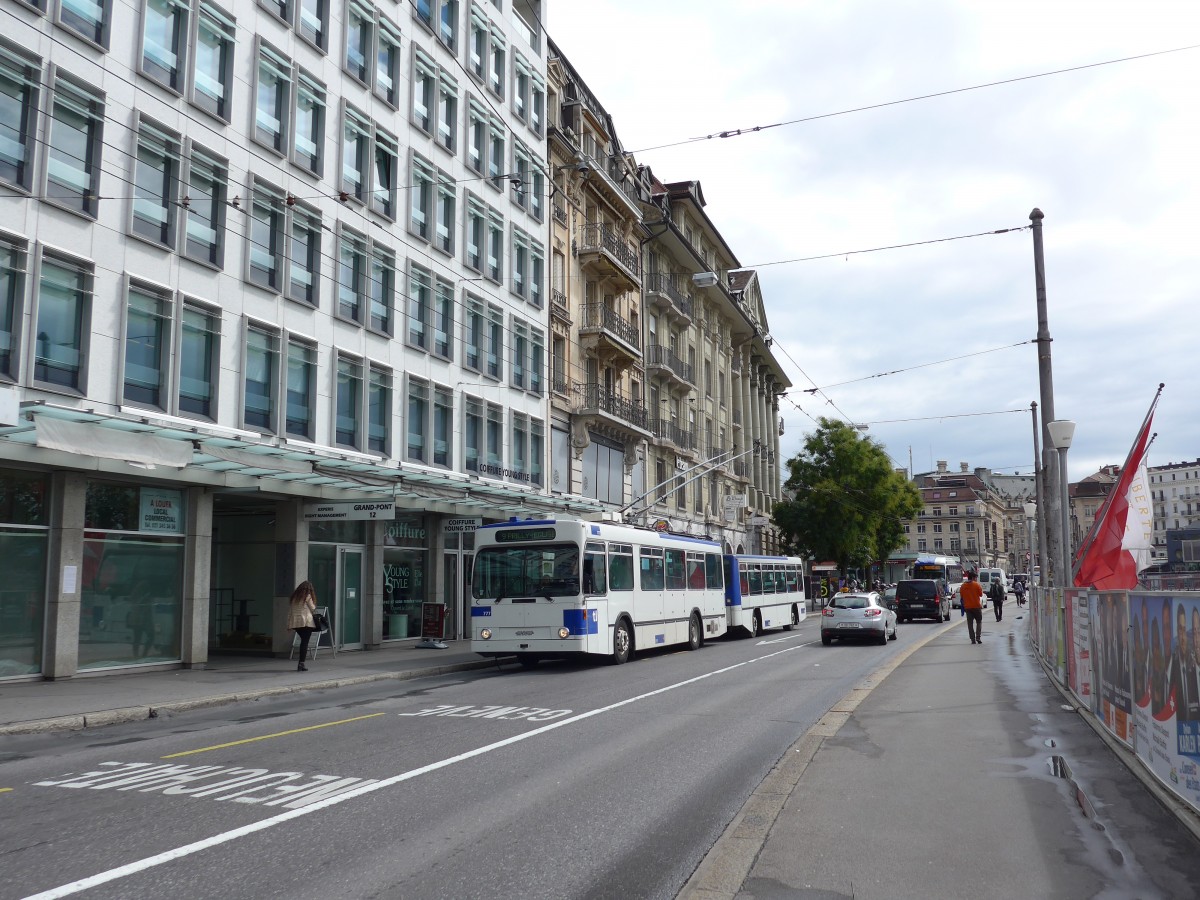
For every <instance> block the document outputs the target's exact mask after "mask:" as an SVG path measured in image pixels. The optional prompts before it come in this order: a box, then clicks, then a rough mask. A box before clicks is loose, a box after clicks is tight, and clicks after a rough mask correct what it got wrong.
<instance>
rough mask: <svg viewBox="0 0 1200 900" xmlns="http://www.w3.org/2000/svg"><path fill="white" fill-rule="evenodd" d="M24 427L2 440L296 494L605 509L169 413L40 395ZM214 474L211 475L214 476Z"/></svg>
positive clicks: (7, 430) (532, 510)
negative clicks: (62, 402) (90, 405)
mask: <svg viewBox="0 0 1200 900" xmlns="http://www.w3.org/2000/svg"><path fill="white" fill-rule="evenodd" d="M21 417H22V419H24V420H25V421H23V422H22V423H21V424H19V425H14V426H8V427H4V428H0V441H7V442H10V443H14V444H23V445H26V446H29V447H40V448H45V449H49V450H59V451H63V452H67V453H73V454H76V455H79V456H84V457H89V458H102V459H113V460H119V461H123V462H125V463H127V464H128V465H130V466H131V467H134V468H136V469H140V470H159V469H162V470H173V471H175V472H179V473H180V474H181V475H182V476H183V477H185V478H186V477H187V473H188V472H198V471H205V472H208V473H215V474H217V475H218V476H222V475H223V476H227V477H229V476H235V477H236V478H235V480H236V481H240V480H241V479H242V478H250V479H253V480H255V481H257V488H258V489H259V490H262V491H265V492H270V491H272V490H275V491H279V492H281V493H285V494H287V495H289V496H296V495H297V494H300V495H303V493H304V488H305V487H309V486H311V487H312V488H314V496H318V497H323V498H326V499H328V498H329V492H330V491H340V492H344V493H345V494H347V495H349V496H347V497H346V498H345V499H353V498H354V496H360V497H363V498H364V499H375V500H378V499H380V498H383V497H389V498H395V499H396V500H397V501H403V500H406V499H407V500H418V501H421V502H422V503H430V502H435V503H438V504H444V505H445V507H446V508H447V510H448V511H451V512H452V514H460V515H470V514H473V513H478V512H480V511H481V510H483V509H487V510H489V511H491V512H495V513H503V514H506V515H516V516H531V515H532V516H542V515H546V514H547V513H553V512H559V513H571V514H575V515H581V516H588V515H596V514H598V513H600V512H602V511H603V510H604V507H603V506H602V505H601V504H600V503H599V502H597V501H595V500H589V499H587V498H583V497H562V496H555V495H550V494H544V493H539V492H537V491H535V490H531V489H524V488H519V487H512V486H509V485H505V484H501V483H493V482H491V481H488V480H487V479H483V478H480V477H479V476H476V475H468V474H464V473H461V472H451V471H448V470H440V469H434V468H430V467H426V466H418V465H413V464H411V463H403V462H398V461H390V460H384V459H381V458H379V457H373V456H368V455H366V454H363V453H356V452H354V451H348V450H340V449H336V448H329V447H320V446H317V445H314V444H309V443H307V442H302V443H298V442H295V441H288V440H286V439H281V438H275V437H264V436H262V435H258V434H256V433H254V432H249V431H238V430H235V429H231V428H224V427H221V426H217V425H208V424H205V423H202V422H191V421H189V420H186V419H177V418H175V417H172V416H161V417H160V416H156V415H152V414H147V415H143V416H130V415H127V414H124V413H122V414H112V413H100V412H95V411H94V410H87V409H75V408H71V407H64V406H57V405H54V404H49V403H42V402H27V403H23V404H21ZM207 480H208V479H206V481H207Z"/></svg>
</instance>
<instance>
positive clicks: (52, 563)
mask: <svg viewBox="0 0 1200 900" xmlns="http://www.w3.org/2000/svg"><path fill="white" fill-rule="evenodd" d="M50 498H51V499H50V536H49V547H48V548H47V558H48V559H49V572H48V573H47V576H46V634H45V636H44V638H43V641H44V644H43V646H44V647H45V648H46V650H45V657H44V658H43V660H42V675H43V676H44V677H45V678H46V680H47V681H57V680H59V679H62V678H70V677H71V676H73V675H74V674H75V673H76V672H77V671H78V669H79V616H80V597H81V593H82V590H83V516H84V508H85V504H86V500H87V477H86V476H85V475H84V474H83V473H82V472H55V473H54V474H53V475H51V476H50ZM67 588H71V590H70V592H69V593H68V592H67V590H66V589H67Z"/></svg>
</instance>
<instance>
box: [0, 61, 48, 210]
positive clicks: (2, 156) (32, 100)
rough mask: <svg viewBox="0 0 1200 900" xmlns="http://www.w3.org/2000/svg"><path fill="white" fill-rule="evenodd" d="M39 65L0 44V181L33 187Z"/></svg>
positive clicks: (17, 185)
mask: <svg viewBox="0 0 1200 900" xmlns="http://www.w3.org/2000/svg"><path fill="white" fill-rule="evenodd" d="M40 77H41V65H40V63H38V62H35V61H32V60H28V59H25V58H24V57H22V56H19V55H18V54H16V53H15V52H13V51H11V50H9V49H8V47H6V46H5V45H3V44H0V180H2V181H4V182H7V183H8V184H10V185H12V186H13V187H17V188H20V189H22V190H26V191H29V190H32V189H33V155H32V151H33V146H34V142H35V141H36V134H37V114H38V98H39V94H40V90H39V84H40Z"/></svg>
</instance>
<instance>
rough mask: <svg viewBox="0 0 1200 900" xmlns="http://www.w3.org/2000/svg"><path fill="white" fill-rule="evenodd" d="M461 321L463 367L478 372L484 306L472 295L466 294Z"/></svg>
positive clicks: (481, 355) (481, 348)
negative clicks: (464, 308)
mask: <svg viewBox="0 0 1200 900" xmlns="http://www.w3.org/2000/svg"><path fill="white" fill-rule="evenodd" d="M466 296H467V302H466V311H465V312H464V314H463V315H464V320H463V365H464V366H465V367H466V368H468V369H474V370H475V371H476V372H478V371H479V370H480V368H481V362H482V358H483V334H484V322H485V314H484V305H483V301H482V300H480V299H479V298H478V297H476V296H474V295H473V294H467V295H466Z"/></svg>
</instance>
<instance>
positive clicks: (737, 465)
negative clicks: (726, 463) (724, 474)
mask: <svg viewBox="0 0 1200 900" xmlns="http://www.w3.org/2000/svg"><path fill="white" fill-rule="evenodd" d="M732 466H733V474H734V475H735V476H737V477H738V478H747V479H748V478H749V477H750V466H749V465H748V464H747V463H746V461H745V460H744V459H735V460H734V461H733V463H732Z"/></svg>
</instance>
